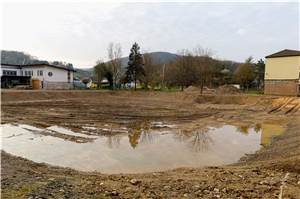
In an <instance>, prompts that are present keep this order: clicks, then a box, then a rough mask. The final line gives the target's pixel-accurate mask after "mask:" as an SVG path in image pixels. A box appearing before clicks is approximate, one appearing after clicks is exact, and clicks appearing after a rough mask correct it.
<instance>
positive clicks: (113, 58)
mask: <svg viewBox="0 0 300 199" xmlns="http://www.w3.org/2000/svg"><path fill="white" fill-rule="evenodd" d="M107 52H108V58H109V59H110V61H109V62H108V66H109V68H110V70H111V73H112V79H113V89H115V88H116V85H117V84H118V82H119V80H120V78H121V66H122V62H121V58H122V47H121V44H120V43H117V44H114V43H112V42H111V43H110V44H109V46H108V48H107Z"/></svg>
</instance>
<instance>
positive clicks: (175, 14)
mask: <svg viewBox="0 0 300 199" xmlns="http://www.w3.org/2000/svg"><path fill="white" fill-rule="evenodd" d="M299 26H300V21H299V2H264V3H263V2H244V3H241V2H213V3H210V2H193V3H192V2H190V3H183V2H173V3H171V2H152V3H138V2H135V3H134V2H130V3H129V2H127V3H124V2H113V3H109V2H97V1H87V2H83V1H43V2H42V1H26V2H24V1H4V2H2V4H1V49H3V50H16V51H23V52H26V53H29V54H31V55H33V56H36V57H38V58H39V59H42V60H48V61H54V60H58V61H65V62H69V63H73V65H74V66H75V67H76V68H90V67H92V66H93V65H95V63H96V61H97V60H99V59H102V60H105V61H106V60H108V58H107V47H108V45H109V43H110V42H114V43H120V44H121V46H122V52H123V56H128V54H129V51H130V47H131V46H132V44H133V43H134V42H137V43H138V44H139V45H140V47H141V49H142V51H143V52H154V51H167V52H171V53H177V52H178V51H180V50H182V49H191V50H192V49H193V48H195V47H196V46H202V47H203V48H208V49H210V50H211V51H212V52H213V55H214V57H216V58H218V59H226V60H234V61H244V60H245V59H246V58H247V57H249V56H253V57H254V59H255V60H257V59H260V58H264V57H265V56H266V55H269V54H272V53H274V52H277V51H280V50H283V49H296V50H299V34H300V33H299V32H300V30H299Z"/></svg>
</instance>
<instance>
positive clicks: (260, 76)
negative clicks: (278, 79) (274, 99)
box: [254, 59, 265, 89]
mask: <svg viewBox="0 0 300 199" xmlns="http://www.w3.org/2000/svg"><path fill="white" fill-rule="evenodd" d="M254 74H255V81H256V85H257V89H262V88H263V84H264V79H265V62H264V61H263V60H262V59H260V60H258V62H257V63H256V64H255V66H254Z"/></svg>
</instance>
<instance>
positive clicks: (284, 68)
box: [265, 56, 300, 80]
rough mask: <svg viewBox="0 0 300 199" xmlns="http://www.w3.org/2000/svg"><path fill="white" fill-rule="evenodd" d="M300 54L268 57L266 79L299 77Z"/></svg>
mask: <svg viewBox="0 0 300 199" xmlns="http://www.w3.org/2000/svg"><path fill="white" fill-rule="evenodd" d="M299 72H300V56H291V57H275V58H267V59H266V70H265V79H267V80H268V79H269V80H271V79H272V80H276V79H277V80H279V79H282V80H289V79H294V80H295V79H299Z"/></svg>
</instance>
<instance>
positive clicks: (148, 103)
mask: <svg viewBox="0 0 300 199" xmlns="http://www.w3.org/2000/svg"><path fill="white" fill-rule="evenodd" d="M1 98H2V122H4V123H6V122H21V123H28V124H33V125H36V126H39V125H41V126H43V125H44V126H50V125H54V124H55V125H61V126H65V127H68V128H77V129H78V128H81V126H82V125H83V124H94V125H95V126H99V127H100V126H102V125H104V124H107V123H109V124H112V125H115V126H118V125H126V124H128V122H140V121H145V120H152V121H156V120H163V121H170V122H172V123H176V124H178V125H179V126H181V128H186V129H189V128H190V129H192V128H199V127H201V126H202V127H203V126H206V125H209V126H211V125H219V124H221V123H235V124H241V125H246V126H247V125H253V124H255V123H257V122H262V121H268V120H273V121H275V122H276V121H279V120H280V121H284V122H285V128H286V131H285V132H284V134H282V135H280V136H278V137H276V138H274V139H273V141H272V143H271V145H270V146H268V147H266V148H263V149H262V150H260V151H258V152H257V153H255V154H253V155H248V156H246V157H245V158H243V159H242V160H241V162H240V163H238V164H235V165H229V166H223V167H207V168H180V169H175V170H171V171H164V172H155V173H142V174H115V175H107V174H101V173H98V172H78V171H75V170H71V169H67V168H58V167H54V166H49V165H46V164H38V163H34V162H32V161H28V160H25V159H22V158H19V157H14V156H11V155H10V154H7V153H5V152H3V151H2V156H1V160H2V164H1V169H2V170H1V186H2V187H1V188H2V190H1V192H2V198H299V195H300V168H299V165H300V154H299V152H300V147H299V143H300V115H299V109H298V105H299V104H300V103H299V98H280V97H271V96H244V95H239V96H213V95H207V96H200V95H198V94H197V95H195V94H193V93H190V94H189V93H159V92H149V93H148V92H89V91H83V92H82V91H59V92H57V91H50V92H35V91H25V92H22V91H15V92H13V91H9V92H2V96H1Z"/></svg>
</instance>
